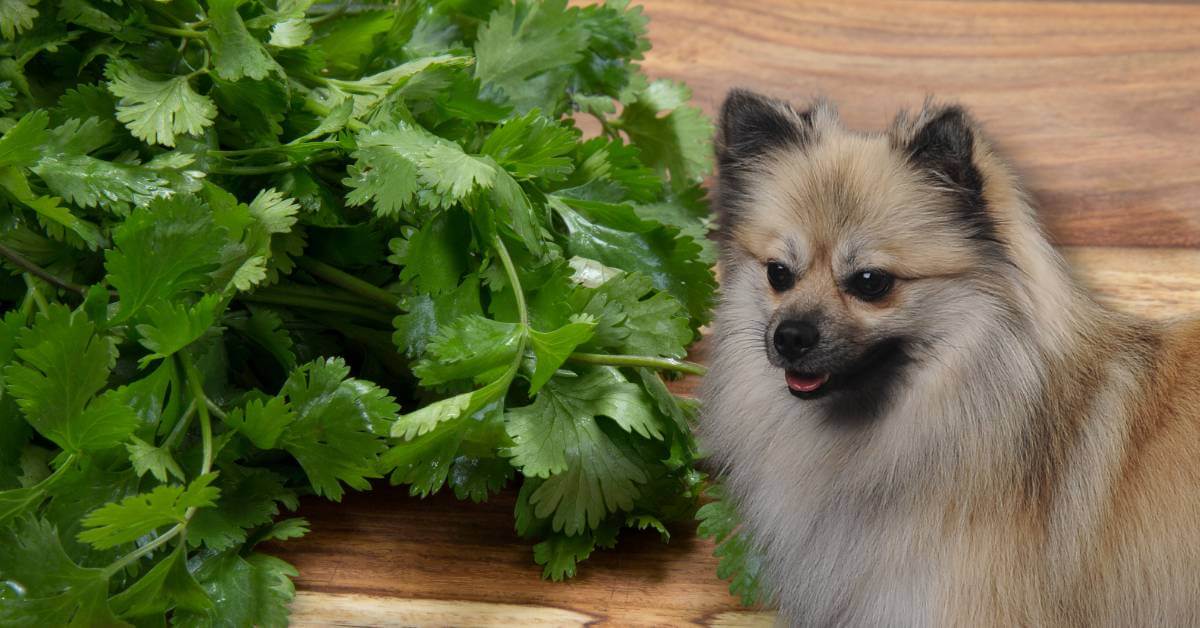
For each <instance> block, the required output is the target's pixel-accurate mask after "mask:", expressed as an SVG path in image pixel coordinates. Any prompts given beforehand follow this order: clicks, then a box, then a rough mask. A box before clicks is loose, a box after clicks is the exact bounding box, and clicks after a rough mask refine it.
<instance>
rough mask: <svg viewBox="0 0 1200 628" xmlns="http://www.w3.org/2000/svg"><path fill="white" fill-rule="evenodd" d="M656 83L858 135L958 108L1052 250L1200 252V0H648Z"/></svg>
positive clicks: (708, 104) (710, 105) (707, 100)
mask: <svg viewBox="0 0 1200 628" xmlns="http://www.w3.org/2000/svg"><path fill="white" fill-rule="evenodd" d="M643 4H644V5H645V8H646V9H645V10H646V13H647V14H648V15H649V16H650V18H651V21H650V38H651V41H652V42H653V43H654V49H653V50H651V51H650V53H649V54H648V56H647V58H646V61H645V64H644V67H645V68H646V70H647V72H648V73H649V74H651V75H652V76H656V77H662V78H671V79H677V80H682V81H684V82H686V83H688V84H689V85H690V86H692V88H693V89H694V90H695V93H696V98H697V102H698V103H699V104H700V105H701V106H702V107H704V108H705V109H706V110H707V111H709V112H710V113H711V112H714V111H715V110H716V108H717V106H718V105H719V104H720V100H721V98H722V96H723V95H724V93H725V92H726V90H727V89H728V88H730V87H732V86H745V87H751V88H754V89H758V90H761V91H764V92H767V93H770V94H773V95H776V96H779V97H785V98H789V99H793V100H796V101H803V100H806V99H809V98H811V97H812V96H814V95H817V94H821V95H824V96H826V97H828V98H831V99H832V100H834V101H835V102H837V103H838V104H839V106H840V109H841V112H842V117H843V119H844V120H846V122H847V123H848V124H849V125H851V126H853V127H857V128H869V129H877V128H881V127H883V126H884V125H886V124H887V123H888V122H889V121H890V120H891V118H892V116H894V115H895V113H896V111H898V110H899V109H900V108H902V107H915V106H919V105H920V104H921V102H922V101H923V100H924V99H925V97H926V96H927V95H931V94H932V95H934V96H936V97H938V98H941V99H947V100H955V101H959V102H962V103H963V104H965V105H967V106H969V107H970V108H971V110H972V111H974V112H975V114H976V115H977V117H978V118H980V119H981V120H982V121H983V123H984V124H985V126H986V128H987V130H988V132H989V134H990V135H991V136H992V137H993V138H994V140H995V141H996V143H997V144H998V145H999V147H1000V149H1001V151H1002V152H1003V153H1004V154H1005V155H1006V156H1007V157H1008V158H1009V160H1010V161H1011V163H1013V164H1014V165H1015V166H1016V168H1017V170H1018V171H1019V172H1020V173H1021V174H1022V175H1023V177H1024V178H1025V180H1026V182H1027V184H1028V187H1029V189H1030V190H1031V191H1032V193H1033V196H1034V198H1035V199H1036V200H1037V201H1038V203H1039V205H1040V206H1041V208H1042V210H1043V214H1044V216H1045V219H1046V222H1047V224H1048V226H1049V229H1050V231H1051V233H1052V234H1053V235H1054V236H1055V238H1056V239H1057V241H1058V242H1060V243H1062V244H1080V245H1107V246H1186V247H1196V246H1200V106H1197V104H1198V103H1200V34H1198V33H1200V4H1196V3H1191V4H1178V5H1148V4H1144V3H1117V2H1114V3H1105V4H1102V5H1096V4H1089V3H1072V2H1061V3H1043V2H978V3H976V2H925V1H921V2H903V3H900V2H888V1H872V2H846V1H843V0H831V1H822V2H807V1H806V2H797V1H792V0H757V1H754V2H734V1H711V0H709V1H697V0H650V1H648V2H644V3H643Z"/></svg>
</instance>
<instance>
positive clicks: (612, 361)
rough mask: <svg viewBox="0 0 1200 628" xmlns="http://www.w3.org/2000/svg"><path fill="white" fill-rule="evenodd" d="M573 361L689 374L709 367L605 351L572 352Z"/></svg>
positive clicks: (701, 371)
mask: <svg viewBox="0 0 1200 628" xmlns="http://www.w3.org/2000/svg"><path fill="white" fill-rule="evenodd" d="M567 359H568V360H571V361H572V362H583V363H586V364H605V365H608V366H635V367H637V366H644V367H647V368H652V369H658V370H660V371H677V372H680V373H687V374H689V375H704V374H705V373H707V372H708V369H706V368H704V367H703V366H701V365H699V364H696V363H695V362H685V361H683V360H676V359H674V358H660V357H657V356H651V355H608V354H604V353H572V354H571V355H570V356H568V357H567Z"/></svg>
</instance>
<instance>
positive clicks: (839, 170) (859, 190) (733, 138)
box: [717, 91, 1004, 423]
mask: <svg viewBox="0 0 1200 628" xmlns="http://www.w3.org/2000/svg"><path fill="white" fill-rule="evenodd" d="M976 146H977V143H976V137H975V131H974V127H973V125H972V123H971V121H970V120H969V119H968V117H967V115H966V114H965V112H963V110H962V109H960V108H957V107H944V108H937V109H926V110H925V111H924V112H922V113H921V114H920V116H918V117H917V118H916V119H913V120H909V119H907V118H905V117H903V116H902V117H901V118H900V119H898V120H897V122H896V124H895V125H894V126H893V128H892V130H891V131H890V132H889V133H887V134H877V135H865V134H857V133H852V132H849V131H846V130H845V129H843V128H842V127H841V126H840V124H839V123H838V121H837V118H836V114H835V113H834V112H833V111H832V109H830V108H829V107H828V106H826V105H824V104H820V103H818V104H817V105H815V106H814V107H812V108H809V109H806V110H798V109H796V108H793V107H791V106H790V105H788V104H786V103H782V102H779V101H776V100H772V99H768V98H765V97H762V96H758V95H755V94H752V93H749V92H745V91H734V92H732V93H731V94H730V96H729V98H728V99H727V100H726V102H725V104H724V106H723V107H722V111H721V119H720V134H719V137H718V149H717V160H718V164H719V165H720V178H719V186H718V205H719V208H720V212H721V214H720V219H721V224H722V230H721V233H722V246H723V260H724V263H725V268H726V274H727V277H726V286H725V290H726V292H727V293H728V292H733V293H734V295H735V297H736V298H745V299H752V300H753V303H754V308H755V311H756V312H759V313H761V316H762V319H761V320H758V321H747V324H754V325H756V326H757V327H756V328H761V330H762V331H761V333H762V334H763V336H762V342H763V345H762V347H763V351H764V352H765V355H766V358H767V360H768V361H769V363H770V364H771V365H772V366H773V367H775V368H778V369H779V371H780V386H786V389H787V390H788V391H789V392H791V394H792V395H794V396H795V397H798V398H800V399H803V400H807V401H814V402H815V401H816V400H822V401H821V403H825V404H827V408H828V409H827V413H826V416H828V417H829V418H830V419H833V420H835V421H839V422H842V423H846V422H848V421H849V420H850V419H866V418H870V417H872V416H874V415H877V414H878V411H879V410H880V409H881V408H883V407H884V406H886V405H887V403H888V401H889V399H890V398H891V397H892V395H893V394H894V393H896V392H897V389H898V387H899V386H900V385H901V383H902V382H903V379H904V378H905V377H906V376H907V375H908V374H909V370H910V369H911V368H912V367H913V365H914V364H915V363H918V362H919V361H920V359H921V356H923V355H924V354H925V353H927V352H926V351H925V347H926V346H927V345H928V343H930V342H934V341H936V339H937V338H939V337H940V336H942V335H946V334H947V330H948V328H949V326H952V325H953V324H954V323H953V320H952V315H953V311H954V309H955V308H957V307H963V306H964V305H966V306H969V304H970V303H972V301H973V300H974V301H975V302H980V299H979V298H975V299H973V297H980V296H981V295H984V294H986V291H987V289H988V288H987V280H986V273H987V268H988V266H989V265H991V264H995V263H998V260H999V259H1001V258H1003V257H1004V249H1003V244H1002V243H1001V237H1000V235H999V233H998V228H997V225H996V224H995V222H994V221H993V219H992V217H991V214H990V213H989V211H988V208H987V205H986V202H985V200H984V199H985V196H984V187H985V185H986V182H985V180H984V177H983V175H982V174H981V171H980V169H979V168H978V167H977V166H976V164H975V151H976V150H977V148H976Z"/></svg>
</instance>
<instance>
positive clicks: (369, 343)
mask: <svg viewBox="0 0 1200 628" xmlns="http://www.w3.org/2000/svg"><path fill="white" fill-rule="evenodd" d="M644 27H645V19H644V17H643V16H642V15H641V13H640V11H639V10H638V9H631V8H629V7H627V6H626V5H625V3H624V2H609V3H608V4H604V5H596V6H588V7H585V8H578V7H573V8H568V7H566V6H565V2H563V1H561V0H557V1H550V2H535V1H532V0H517V1H516V2H515V3H514V2H512V1H511V0H444V1H440V2H414V1H408V0H399V1H395V2H388V3H371V2H363V1H360V0H355V1H354V2H348V3H335V4H329V5H313V3H312V0H174V1H172V2H159V1H157V0H40V1H39V0H0V309H2V310H3V311H4V314H3V317H2V319H0V625H12V624H17V625H56V624H72V625H96V626H99V625H118V624H127V623H128V624H136V625H151V624H161V623H162V622H163V621H164V619H166V618H169V619H170V621H171V622H172V623H176V624H184V625H239V626H240V625H251V624H259V625H277V624H282V623H285V622H286V618H287V604H288V602H289V600H290V599H291V598H292V595H293V586H292V582H291V577H293V576H295V575H296V572H295V570H294V569H293V568H292V567H291V566H290V565H288V564H287V563H286V562H284V561H281V560H279V559H277V558H274V557H272V556H269V555H267V554H264V553H262V552H261V551H259V550H256V546H258V545H259V544H261V543H263V542H265V541H281V540H286V539H294V538H297V537H300V536H302V535H303V534H304V533H305V532H306V530H307V524H306V522H305V521H304V520H303V519H300V518H295V517H289V516H288V515H287V511H291V510H294V509H295V508H296V506H297V499H298V497H299V496H303V495H309V494H315V495H317V496H320V497H324V498H328V499H332V500H335V501H336V500H339V499H340V498H341V497H342V495H343V493H344V491H345V490H346V489H347V488H350V489H354V490H367V489H369V488H370V486H371V480H372V479H376V478H384V477H387V478H389V479H390V481H391V482H392V483H394V484H406V485H408V486H409V487H410V490H411V492H412V493H413V494H415V495H421V496H424V495H428V494H431V493H434V492H437V491H440V490H450V491H453V492H454V494H455V495H457V496H458V497H459V498H462V499H472V500H476V501H479V500H484V499H487V498H488V497H489V496H491V495H493V494H495V493H496V492H497V491H500V490H501V489H503V488H504V487H506V486H510V487H513V488H514V489H515V490H518V491H519V494H518V499H517V505H516V512H515V518H516V528H517V530H518V532H519V533H520V534H521V535H522V536H524V537H526V538H529V539H531V540H532V541H533V542H534V543H535V545H534V558H535V559H536V561H537V562H538V563H539V564H541V565H543V566H544V573H545V575H546V576H547V577H550V578H554V579H560V578H563V577H567V576H571V575H573V574H574V573H575V569H576V563H577V562H578V561H580V560H583V559H584V558H586V557H587V556H588V555H589V554H590V553H591V552H592V551H594V550H595V549H596V548H597V547H611V546H612V545H613V544H614V543H615V542H616V539H617V535H618V532H619V531H620V530H621V529H622V528H626V527H635V528H652V529H656V530H658V531H660V532H661V533H662V534H663V536H664V537H666V535H667V529H666V527H665V522H667V521H670V520H675V519H685V518H689V517H691V516H692V514H693V513H694V512H695V508H696V505H697V499H698V492H699V490H700V484H701V482H702V479H703V478H702V474H701V473H700V472H698V471H697V469H696V468H695V460H696V456H697V453H696V447H695V444H694V441H693V439H692V436H691V432H690V421H691V420H692V416H693V413H694V405H693V403H691V402H689V401H688V400H685V399H680V398H678V397H676V396H674V395H672V394H671V393H670V392H669V391H668V389H667V387H666V386H665V384H664V379H663V378H664V377H668V378H669V377H673V376H676V375H677V374H679V373H688V372H696V371H698V370H699V367H697V366H695V365H692V364H689V363H687V362H684V361H682V359H683V358H684V357H685V355H686V347H687V346H688V345H689V344H690V343H691V342H692V341H693V340H694V339H695V338H697V337H698V329H699V328H700V326H701V325H703V324H704V323H705V322H706V319H707V317H708V310H709V306H710V300H711V297H712V293H713V289H714V281H713V277H712V275H711V272H710V267H711V264H712V262H713V257H712V253H711V250H710V247H709V245H708V244H707V242H706V239H705V233H706V226H705V224H706V223H705V216H706V214H707V209H706V206H705V202H704V198H703V193H702V191H701V188H700V187H699V184H700V182H701V180H702V179H703V177H704V176H705V174H706V172H707V171H708V169H709V167H710V158H709V147H708V140H709V135H710V131H711V129H710V125H709V123H708V122H707V121H706V120H705V118H704V117H703V115H702V114H701V113H700V111H699V110H698V109H695V108H693V107H690V106H688V105H687V101H688V99H689V97H690V94H689V93H688V91H687V89H686V88H684V87H682V86H680V85H677V84H674V83H671V82H667V81H653V82H651V81H648V80H647V79H646V78H645V77H644V76H643V75H642V74H641V73H640V72H639V69H638V66H637V64H636V61H637V60H638V59H640V58H641V55H642V53H643V52H644V51H645V50H646V49H647V48H648V44H647V42H646V39H645V31H644ZM581 120H588V121H589V123H588V124H590V125H591V127H590V128H593V132H592V133H590V134H585V133H583V132H582V131H581V130H580V127H581V126H584V124H582V123H581V122H580V121H581Z"/></svg>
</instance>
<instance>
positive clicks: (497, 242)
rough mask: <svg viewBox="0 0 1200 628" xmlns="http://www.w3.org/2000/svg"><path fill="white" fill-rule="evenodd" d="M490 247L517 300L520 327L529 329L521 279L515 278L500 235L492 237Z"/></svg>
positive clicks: (511, 262) (515, 272)
mask: <svg viewBox="0 0 1200 628" xmlns="http://www.w3.org/2000/svg"><path fill="white" fill-rule="evenodd" d="M492 246H493V247H495V249H496V254H497V255H499V256H500V263H501V264H503V265H504V274H505V275H508V283H510V284H512V289H513V296H514V297H515V298H516V300H517V315H519V316H520V317H521V326H523V327H526V328H528V327H529V310H528V309H526V307H525V291H524V290H522V289H521V279H520V278H519V277H518V276H517V267H516V266H515V265H513V261H512V258H511V257H509V256H508V249H507V248H506V247H505V246H504V241H503V240H501V239H500V235H499V234H497V235H494V236H492Z"/></svg>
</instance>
